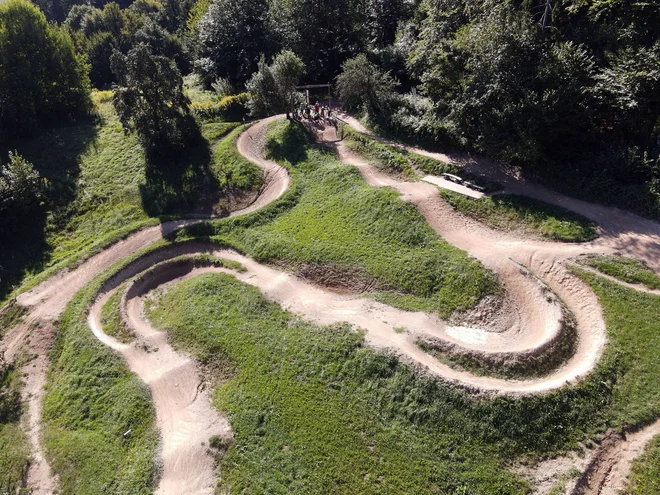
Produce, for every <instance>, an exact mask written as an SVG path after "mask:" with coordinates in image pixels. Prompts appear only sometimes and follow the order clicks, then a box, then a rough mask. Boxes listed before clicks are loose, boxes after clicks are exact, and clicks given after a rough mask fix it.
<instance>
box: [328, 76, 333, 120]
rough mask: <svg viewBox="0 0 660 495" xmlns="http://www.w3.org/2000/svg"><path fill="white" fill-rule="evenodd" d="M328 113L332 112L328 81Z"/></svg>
mask: <svg viewBox="0 0 660 495" xmlns="http://www.w3.org/2000/svg"><path fill="white" fill-rule="evenodd" d="M328 113H329V114H330V113H332V100H331V99H330V83H328Z"/></svg>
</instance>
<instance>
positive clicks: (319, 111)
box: [297, 101, 332, 121]
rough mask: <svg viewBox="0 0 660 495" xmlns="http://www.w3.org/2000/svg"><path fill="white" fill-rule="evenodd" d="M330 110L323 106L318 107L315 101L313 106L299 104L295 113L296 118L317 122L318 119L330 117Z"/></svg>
mask: <svg viewBox="0 0 660 495" xmlns="http://www.w3.org/2000/svg"><path fill="white" fill-rule="evenodd" d="M331 113H332V110H331V109H330V108H329V107H327V106H325V105H319V102H318V101H317V102H316V103H315V104H314V105H313V106H312V105H309V104H305V103H301V104H300V107H299V108H298V111H297V114H298V115H297V116H298V117H299V118H300V119H301V120H302V119H307V120H314V121H318V120H319V119H325V118H330V117H331Z"/></svg>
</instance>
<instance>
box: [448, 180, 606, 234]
mask: <svg viewBox="0 0 660 495" xmlns="http://www.w3.org/2000/svg"><path fill="white" fill-rule="evenodd" d="M440 194H441V195H442V197H443V198H444V199H445V200H446V201H447V202H448V203H449V204H450V205H451V206H452V207H453V208H454V209H455V210H457V211H459V212H461V213H463V214H465V215H468V216H470V217H472V218H475V219H477V220H479V221H481V222H484V223H486V224H487V225H490V226H492V227H495V228H498V229H504V230H518V231H523V232H527V233H531V234H537V235H540V236H542V237H545V238H547V239H552V240H555V241H564V242H586V241H590V240H592V239H594V238H596V237H597V235H598V234H597V231H596V227H597V226H596V224H595V223H594V222H592V221H590V220H589V219H587V218H585V217H583V216H582V215H579V214H578V213H574V212H572V211H569V210H566V209H565V208H562V207H560V206H555V205H551V204H548V203H545V202H543V201H538V200H536V199H532V198H528V197H526V196H518V195H513V194H498V195H495V196H486V197H483V198H481V199H474V198H469V197H467V196H465V195H463V194H459V193H455V192H452V191H447V190H444V189H441V190H440Z"/></svg>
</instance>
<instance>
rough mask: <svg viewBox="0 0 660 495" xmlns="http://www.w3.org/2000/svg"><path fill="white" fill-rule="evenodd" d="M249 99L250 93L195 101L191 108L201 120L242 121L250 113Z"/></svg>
mask: <svg viewBox="0 0 660 495" xmlns="http://www.w3.org/2000/svg"><path fill="white" fill-rule="evenodd" d="M249 97H250V95H249V94H248V93H241V94H238V95H233V96H224V97H223V98H220V99H219V100H208V101H194V102H193V103H192V104H191V106H190V110H191V111H192V114H193V115H194V116H195V117H197V118H198V119H201V120H214V119H222V120H226V121H234V122H235V121H240V120H243V119H244V118H245V116H246V115H247V113H248V109H247V106H246V105H247V101H248V99H249Z"/></svg>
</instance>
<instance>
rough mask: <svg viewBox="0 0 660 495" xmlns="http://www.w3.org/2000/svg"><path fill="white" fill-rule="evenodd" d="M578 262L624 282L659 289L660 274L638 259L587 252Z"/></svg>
mask: <svg viewBox="0 0 660 495" xmlns="http://www.w3.org/2000/svg"><path fill="white" fill-rule="evenodd" d="M580 262H581V263H584V264H585V265H587V266H590V267H592V268H596V269H597V270H600V271H601V272H603V273H605V274H606V275H610V276H612V277H615V278H618V279H619V280H623V281H624V282H628V283H630V284H642V285H645V286H646V287H647V288H649V289H654V290H659V289H660V276H658V275H657V274H656V273H655V272H654V271H653V270H651V269H650V268H649V267H647V266H646V265H645V264H644V263H642V262H640V261H637V260H634V259H631V258H626V257H624V256H607V255H602V254H589V255H586V256H583V257H581V258H580Z"/></svg>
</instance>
